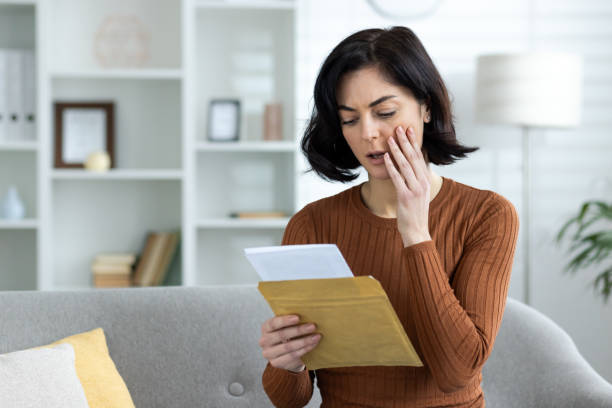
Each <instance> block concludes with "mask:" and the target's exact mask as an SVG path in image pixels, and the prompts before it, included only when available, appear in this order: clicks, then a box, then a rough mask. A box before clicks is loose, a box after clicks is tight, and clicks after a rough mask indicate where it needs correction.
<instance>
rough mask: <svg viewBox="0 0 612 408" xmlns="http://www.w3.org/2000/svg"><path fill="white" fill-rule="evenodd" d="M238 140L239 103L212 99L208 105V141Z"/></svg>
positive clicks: (231, 100) (237, 101)
mask: <svg viewBox="0 0 612 408" xmlns="http://www.w3.org/2000/svg"><path fill="white" fill-rule="evenodd" d="M239 138H240V101H239V100H238V99H212V100H211V101H210V103H209V105H208V140H209V141H211V142H235V141H237V140H238V139H239Z"/></svg>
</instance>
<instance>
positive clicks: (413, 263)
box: [402, 194, 519, 392]
mask: <svg viewBox="0 0 612 408" xmlns="http://www.w3.org/2000/svg"><path fill="white" fill-rule="evenodd" d="M481 209H482V211H481V212H480V214H479V215H477V216H476V218H475V219H474V221H473V223H472V226H471V227H470V230H469V232H468V235H467V236H466V240H465V243H464V245H463V251H462V255H461V258H460V260H459V262H458V265H457V267H456V269H455V271H454V273H453V276H451V282H452V286H451V283H450V282H449V278H448V276H447V275H446V273H445V271H444V269H443V266H442V262H441V260H440V256H439V254H438V252H437V249H436V247H435V245H434V242H433V241H432V240H429V241H425V242H420V243H418V244H415V245H412V246H409V247H406V248H404V249H403V253H402V256H403V258H404V259H403V261H404V267H405V268H406V270H405V273H406V274H407V275H408V293H407V296H408V306H409V307H410V310H411V311H412V313H413V315H414V323H415V329H416V333H417V337H418V340H419V343H420V346H421V353H422V356H421V357H422V359H423V362H424V364H425V366H426V367H428V369H429V370H430V372H431V374H432V376H433V378H434V380H435V381H436V383H437V384H438V387H439V388H440V390H442V391H444V392H454V391H457V390H459V389H461V388H463V387H464V386H465V385H466V384H467V383H468V382H469V381H470V379H472V378H473V377H474V376H475V375H477V374H478V373H479V372H480V370H481V368H482V366H483V364H484V363H485V361H486V360H487V358H488V357H489V354H490V353H491V350H492V348H493V343H494V341H495V336H496V335H497V332H498V330H499V326H500V324H501V319H502V315H503V312H504V308H505V304H506V297H507V294H508V286H509V281H510V273H511V270H512V265H513V261H514V253H515V249H516V242H517V237H518V229H519V220H518V215H517V213H516V209H515V208H514V206H513V205H512V203H510V202H509V201H508V200H506V199H505V198H504V197H502V196H499V195H497V194H495V195H494V196H493V198H492V199H490V200H487V201H486V202H485V205H483V206H482V207H481Z"/></svg>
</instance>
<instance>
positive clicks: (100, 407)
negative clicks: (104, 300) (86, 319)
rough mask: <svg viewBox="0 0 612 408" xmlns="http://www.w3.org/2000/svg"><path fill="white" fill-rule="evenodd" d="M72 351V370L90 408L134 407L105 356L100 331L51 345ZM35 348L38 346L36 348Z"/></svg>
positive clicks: (108, 358)
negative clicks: (73, 359) (71, 349)
mask: <svg viewBox="0 0 612 408" xmlns="http://www.w3.org/2000/svg"><path fill="white" fill-rule="evenodd" d="M61 343H69V344H71V345H72V347H73V348H74V354H75V362H74V364H75V367H76V372H77V376H78V377H79V380H80V381H81V385H82V386H83V390H85V396H86V397H87V402H88V403H89V407H90V408H135V407H134V402H133V401H132V397H131V396H130V392H129V391H128V388H127V386H126V385H125V382H123V378H121V375H120V374H119V372H118V371H117V367H115V363H114V362H113V360H112V359H111V357H110V354H109V353H108V347H107V346H106V337H105V336H104V330H102V329H101V328H97V329H94V330H92V331H89V332H85V333H80V334H75V335H74V336H70V337H66V338H64V339H61V340H58V341H56V342H53V343H51V344H49V345H47V346H41V347H49V346H55V345H57V344H61ZM36 348H38V347H36Z"/></svg>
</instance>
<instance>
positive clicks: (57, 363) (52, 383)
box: [0, 343, 89, 408]
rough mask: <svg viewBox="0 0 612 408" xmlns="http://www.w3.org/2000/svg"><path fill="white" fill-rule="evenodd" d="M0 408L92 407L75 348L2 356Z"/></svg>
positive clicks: (48, 348) (65, 344)
mask: <svg viewBox="0 0 612 408" xmlns="http://www.w3.org/2000/svg"><path fill="white" fill-rule="evenodd" d="M0 407H7V408H8V407H10V408H26V407H27V408H42V407H44V408H66V407H70V408H89V405H88V404H87V399H86V398H85V392H84V391H83V386H82V385H81V382H80V381H79V378H78V377H77V373H76V369H75V367H74V349H73V348H72V345H70V344H67V343H63V344H60V345H58V346H55V347H44V348H39V349H29V350H22V351H15V352H13V353H8V354H0Z"/></svg>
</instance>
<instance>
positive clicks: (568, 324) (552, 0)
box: [297, 0, 612, 382]
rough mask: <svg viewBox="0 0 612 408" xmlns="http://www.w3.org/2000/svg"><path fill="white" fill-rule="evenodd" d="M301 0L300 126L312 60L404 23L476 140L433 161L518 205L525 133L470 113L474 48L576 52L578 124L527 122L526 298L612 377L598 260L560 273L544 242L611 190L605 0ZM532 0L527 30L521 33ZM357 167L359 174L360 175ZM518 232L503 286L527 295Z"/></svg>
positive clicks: (311, 187) (307, 184)
mask: <svg viewBox="0 0 612 408" xmlns="http://www.w3.org/2000/svg"><path fill="white" fill-rule="evenodd" d="M299 1H300V13H299V21H298V32H297V42H298V51H297V52H298V55H297V58H298V61H297V67H298V71H297V82H298V84H299V88H298V89H297V101H298V106H297V112H298V114H297V116H298V119H299V120H298V129H303V126H304V123H305V120H306V119H307V117H308V114H309V112H310V110H311V108H312V89H313V85H314V81H315V78H316V74H317V71H318V69H319V67H320V65H321V63H322V62H323V59H324V58H325V56H326V55H327V54H328V53H329V52H330V51H331V49H332V48H333V47H334V46H335V45H336V44H337V43H338V42H339V41H340V40H342V39H343V38H345V37H346V36H347V35H348V34H350V33H352V32H354V31H357V30H361V29H364V28H370V27H387V26H391V25H406V26H408V27H410V28H411V29H413V30H414V31H415V33H416V34H417V35H418V36H419V38H420V39H421V41H422V42H423V44H424V46H425V48H426V49H427V51H428V52H429V54H430V56H431V57H432V59H433V60H434V62H435V64H436V65H437V67H438V69H439V70H440V72H441V74H442V76H443V78H444V79H445V81H446V84H447V86H448V88H449V92H450V93H451V95H452V98H453V102H454V109H455V115H456V118H457V122H456V125H457V134H458V138H459V140H460V141H461V142H463V143H464V144H466V145H468V146H479V147H480V148H481V150H479V151H478V152H476V153H474V154H472V155H470V156H469V157H468V158H467V159H464V160H462V161H459V162H457V163H455V164H453V165H451V166H442V167H440V166H436V167H435V170H436V172H438V174H441V175H444V176H446V177H450V178H453V179H455V180H457V181H460V182H462V183H465V184H469V185H473V186H475V187H478V188H482V189H490V190H494V191H496V192H498V193H500V194H502V195H503V196H505V197H506V198H508V199H509V200H510V201H512V202H513V203H514V205H515V207H516V208H517V210H518V211H519V214H522V208H521V207H522V206H521V199H522V197H521V192H522V187H521V180H522V176H521V133H520V130H519V129H516V128H511V127H497V126H482V125H477V124H475V123H474V120H473V97H474V85H475V83H474V75H475V58H476V56H477V55H478V54H482V53H491V52H513V51H526V50H529V49H532V50H558V51H571V52H576V53H580V54H582V55H583V57H584V70H585V77H584V96H583V122H582V125H581V126H580V127H579V128H577V129H573V130H554V131H553V130H538V131H533V133H532V135H533V138H534V142H533V145H534V148H533V153H532V157H533V189H532V191H531V197H532V201H533V208H532V213H531V217H530V219H531V230H532V234H531V254H532V260H531V265H532V267H531V279H530V282H531V288H532V289H531V290H532V294H531V300H532V302H531V303H532V305H533V306H534V307H535V308H537V309H538V310H540V311H542V312H543V313H545V314H546V315H548V316H550V317H551V318H552V319H553V320H554V321H556V322H557V323H558V324H559V325H560V326H562V327H563V328H564V329H565V330H566V331H567V332H569V334H570V335H571V336H572V338H573V339H574V341H575V342H576V344H577V346H578V348H579V350H580V351H581V352H582V354H583V355H584V356H585V357H586V359H587V360H588V361H589V362H590V363H591V364H592V365H593V367H594V368H595V369H596V370H597V371H598V372H599V373H600V374H601V375H602V376H603V377H605V378H606V379H607V380H608V381H611V382H612V350H611V349H610V346H609V345H610V344H611V342H612V306H611V305H607V306H604V305H603V303H602V302H601V301H600V300H599V299H595V298H594V296H593V294H592V292H591V291H590V289H589V288H587V285H588V284H589V283H590V282H591V281H592V279H593V277H594V276H595V272H596V271H597V270H598V269H603V268H601V267H600V268H591V269H590V270H588V271H581V272H580V273H578V274H577V275H576V276H573V277H572V276H569V275H567V274H565V273H562V268H563V266H564V265H565V264H566V263H567V261H568V259H569V258H568V257H567V256H566V255H564V251H563V248H558V247H556V246H554V244H553V243H552V240H553V237H554V236H555V234H556V232H557V231H558V229H559V228H560V226H561V225H562V224H563V222H564V221H565V220H566V219H568V218H569V217H570V216H572V215H573V214H574V213H575V212H576V211H577V209H578V207H579V205H580V203H582V202H584V201H585V200H587V199H592V198H600V199H601V198H606V199H607V200H610V199H612V160H610V158H612V2H610V1H608V0H582V1H575V0H498V1H488V0H461V1H459V0H443V1H442V3H441V6H440V7H439V9H438V10H437V11H436V13H435V14H433V15H432V16H430V17H427V18H424V19H420V20H412V21H411V20H407V21H390V20H385V19H383V18H380V17H378V16H377V15H376V14H375V13H374V12H373V11H372V10H371V9H370V8H369V6H368V5H367V3H366V1H365V0H333V1H330V0H299ZM530 10H532V11H533V14H532V15H533V16H534V19H533V20H532V21H533V25H531V27H532V29H533V31H532V33H533V36H530V35H528V32H529V30H528V28H529V27H530V25H529V15H530ZM305 168H306V167H305V164H304V165H303V169H305ZM364 177H365V175H363V174H362V177H361V178H360V179H359V180H358V181H356V183H359V182H361V181H362V180H364V179H365V178H364ZM353 184H354V183H352V184H351V185H353ZM349 186H350V185H344V184H339V183H334V184H332V183H325V182H322V181H320V180H318V179H317V178H316V177H315V176H314V175H312V173H309V175H308V176H304V177H303V178H302V180H301V182H300V183H299V192H298V197H299V203H300V207H301V206H303V205H305V204H306V203H308V202H310V201H313V200H315V199H318V198H321V197H324V196H328V195H330V194H334V193H336V192H339V191H341V190H344V189H346V188H348V187H349ZM521 227H522V228H521V232H524V231H525V228H523V225H522V226H521ZM522 242H523V239H522V234H520V236H519V242H518V246H517V253H516V257H515V262H514V269H513V274H512V281H511V286H510V295H511V296H513V297H515V298H518V299H523V279H524V269H523V267H522V262H523V258H522V252H523V251H522V250H521V247H522ZM611 303H612V302H611Z"/></svg>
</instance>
